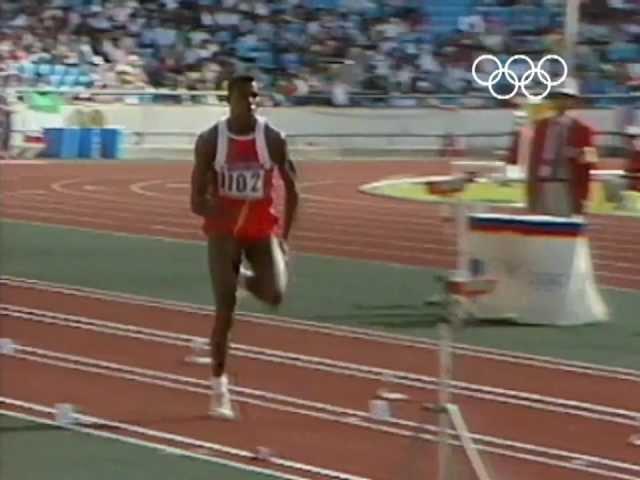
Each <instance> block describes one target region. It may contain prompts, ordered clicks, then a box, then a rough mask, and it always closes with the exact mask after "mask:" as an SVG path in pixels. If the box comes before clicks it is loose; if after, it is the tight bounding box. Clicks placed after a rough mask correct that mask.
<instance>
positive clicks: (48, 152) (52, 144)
mask: <svg viewBox="0 0 640 480" xmlns="http://www.w3.org/2000/svg"><path fill="white" fill-rule="evenodd" d="M63 130H64V128H45V129H44V143H45V150H44V156H45V157H47V158H60V156H61V152H62V131H63Z"/></svg>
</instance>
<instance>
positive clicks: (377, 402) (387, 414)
mask: <svg viewBox="0 0 640 480" xmlns="http://www.w3.org/2000/svg"><path fill="white" fill-rule="evenodd" d="M369 415H370V416H371V418H373V419H375V420H389V419H391V417H392V415H391V404H390V403H389V401H388V400H381V399H374V400H370V401H369Z"/></svg>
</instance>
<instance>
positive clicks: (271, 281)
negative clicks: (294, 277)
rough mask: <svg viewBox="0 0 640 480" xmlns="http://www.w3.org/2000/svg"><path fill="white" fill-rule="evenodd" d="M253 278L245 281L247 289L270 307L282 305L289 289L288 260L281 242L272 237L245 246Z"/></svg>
mask: <svg viewBox="0 0 640 480" xmlns="http://www.w3.org/2000/svg"><path fill="white" fill-rule="evenodd" d="M245 255H246V257H247V260H248V261H249V263H250V264H251V269H252V271H253V275H252V276H248V277H247V278H246V279H245V283H246V288H247V290H249V291H250V292H251V293H252V294H253V295H255V296H256V297H257V298H258V299H260V300H262V301H263V302H266V303H268V304H270V305H274V306H277V305H280V303H282V299H283V297H284V293H285V291H286V289H287V281H288V273H287V265H286V259H285V256H284V252H283V251H282V247H281V245H280V241H279V240H278V239H277V238H276V237H275V236H271V237H268V238H265V239H264V240H260V241H255V242H251V243H249V244H247V245H246V246H245Z"/></svg>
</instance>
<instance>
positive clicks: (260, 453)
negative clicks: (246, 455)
mask: <svg viewBox="0 0 640 480" xmlns="http://www.w3.org/2000/svg"><path fill="white" fill-rule="evenodd" d="M253 457H254V458H255V459H256V460H261V461H263V462H270V461H271V460H273V458H274V457H275V455H274V452H273V450H272V449H270V448H269V447H262V446H260V447H257V448H256V452H255V453H254V455H253Z"/></svg>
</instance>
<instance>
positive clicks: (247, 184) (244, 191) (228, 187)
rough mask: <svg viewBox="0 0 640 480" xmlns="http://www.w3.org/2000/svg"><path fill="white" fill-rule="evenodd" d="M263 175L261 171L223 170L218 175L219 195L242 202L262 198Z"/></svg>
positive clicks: (263, 172)
mask: <svg viewBox="0 0 640 480" xmlns="http://www.w3.org/2000/svg"><path fill="white" fill-rule="evenodd" d="M264 174H265V171H264V170H262V169H252V170H226V169H225V170H223V171H221V172H219V173H218V187H219V191H220V194H221V195H223V196H225V197H230V198H238V199H242V200H252V199H260V198H264Z"/></svg>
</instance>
